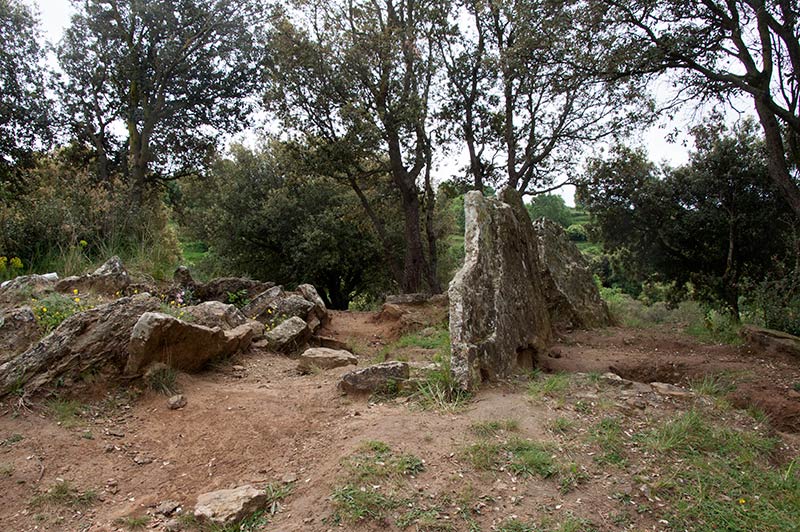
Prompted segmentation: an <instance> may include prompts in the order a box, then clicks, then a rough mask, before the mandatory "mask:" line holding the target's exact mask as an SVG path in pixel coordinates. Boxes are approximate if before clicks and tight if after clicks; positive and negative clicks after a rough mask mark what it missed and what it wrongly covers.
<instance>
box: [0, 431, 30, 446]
mask: <svg viewBox="0 0 800 532" xmlns="http://www.w3.org/2000/svg"><path fill="white" fill-rule="evenodd" d="M24 439H25V437H24V436H23V435H22V434H16V433H14V434H12V435H11V436H9V437H8V438H6V439H5V440H3V441H0V447H10V446H12V445H14V444H15V443H19V442H21V441H22V440H24Z"/></svg>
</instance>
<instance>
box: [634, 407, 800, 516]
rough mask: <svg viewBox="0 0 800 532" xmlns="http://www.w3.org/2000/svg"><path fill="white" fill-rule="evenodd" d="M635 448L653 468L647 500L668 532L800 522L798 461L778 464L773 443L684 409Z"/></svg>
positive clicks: (655, 429) (765, 437) (775, 446)
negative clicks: (652, 498)
mask: <svg viewBox="0 0 800 532" xmlns="http://www.w3.org/2000/svg"><path fill="white" fill-rule="evenodd" d="M640 443H641V444H643V445H644V446H645V447H646V448H647V449H649V450H650V451H651V452H653V453H654V454H655V460H657V461H658V463H659V464H661V467H662V471H661V478H662V479H663V480H662V481H661V482H660V483H659V484H658V485H657V486H656V492H655V494H656V495H657V496H658V497H659V498H661V499H662V500H664V501H665V502H666V506H665V515H664V519H666V520H667V521H669V522H670V525H671V526H672V527H673V529H675V530H683V529H691V530H695V531H699V532H705V531H709V532H710V531H712V530H731V531H745V530H759V531H765V532H768V531H776V532H777V531H779V530H791V528H789V529H787V528H786V526H787V524H788V523H800V476H799V475H798V460H799V459H798V458H797V457H796V458H795V459H794V460H792V461H790V462H789V463H788V464H785V463H784V464H783V465H779V463H777V458H776V455H775V451H776V449H777V444H778V442H777V440H775V439H774V438H771V437H768V436H765V435H763V434H760V433H758V432H755V431H739V430H736V429H733V428H730V427H724V426H719V425H717V424H716V423H715V422H713V421H711V420H710V419H709V417H708V416H707V415H703V414H702V413H700V412H698V411H695V410H692V411H689V412H686V413H683V414H680V415H677V416H675V417H673V418H672V419H669V420H668V421H667V422H665V423H662V424H661V425H660V426H656V427H653V428H651V429H650V430H649V431H646V432H645V433H644V434H642V435H641V436H640Z"/></svg>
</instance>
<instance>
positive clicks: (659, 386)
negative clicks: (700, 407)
mask: <svg viewBox="0 0 800 532" xmlns="http://www.w3.org/2000/svg"><path fill="white" fill-rule="evenodd" d="M650 387H651V388H652V389H653V391H654V392H656V393H660V394H661V395H668V396H670V397H692V396H693V395H694V392H692V391H691V390H686V389H684V388H681V387H680V386H675V385H674V384H667V383H666V382H651V383H650Z"/></svg>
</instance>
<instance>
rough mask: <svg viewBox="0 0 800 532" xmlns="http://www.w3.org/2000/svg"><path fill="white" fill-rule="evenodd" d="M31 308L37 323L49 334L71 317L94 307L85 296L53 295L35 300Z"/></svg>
mask: <svg viewBox="0 0 800 532" xmlns="http://www.w3.org/2000/svg"><path fill="white" fill-rule="evenodd" d="M31 308H32V309H33V315H34V316H35V317H36V322H37V323H38V324H39V326H40V327H41V328H42V329H43V330H44V332H45V333H49V332H50V331H52V330H54V329H56V328H57V327H58V326H59V325H61V324H62V323H63V322H64V320H66V319H67V318H69V317H70V316H73V315H75V314H77V313H79V312H83V311H85V310H89V309H91V308H93V306H92V305H91V304H89V302H88V301H87V299H86V297H85V296H81V295H80V294H77V293H76V294H73V295H71V296H66V295H62V294H57V293H52V294H49V295H47V296H46V297H43V298H41V299H33V300H32V301H31Z"/></svg>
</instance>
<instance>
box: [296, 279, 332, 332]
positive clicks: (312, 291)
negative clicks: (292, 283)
mask: <svg viewBox="0 0 800 532" xmlns="http://www.w3.org/2000/svg"><path fill="white" fill-rule="evenodd" d="M297 291H298V292H300V294H301V295H302V296H303V297H304V298H305V299H306V300H307V301H309V302H311V303H313V304H314V308H313V310H314V314H315V315H316V316H317V319H318V320H319V321H320V323H321V324H322V325H325V324H326V323H328V321H329V317H328V308H327V307H326V306H325V302H324V301H323V300H322V298H321V297H320V296H319V292H317V289H316V288H314V287H313V286H312V285H310V284H301V285H300V286H298V287H297Z"/></svg>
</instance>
